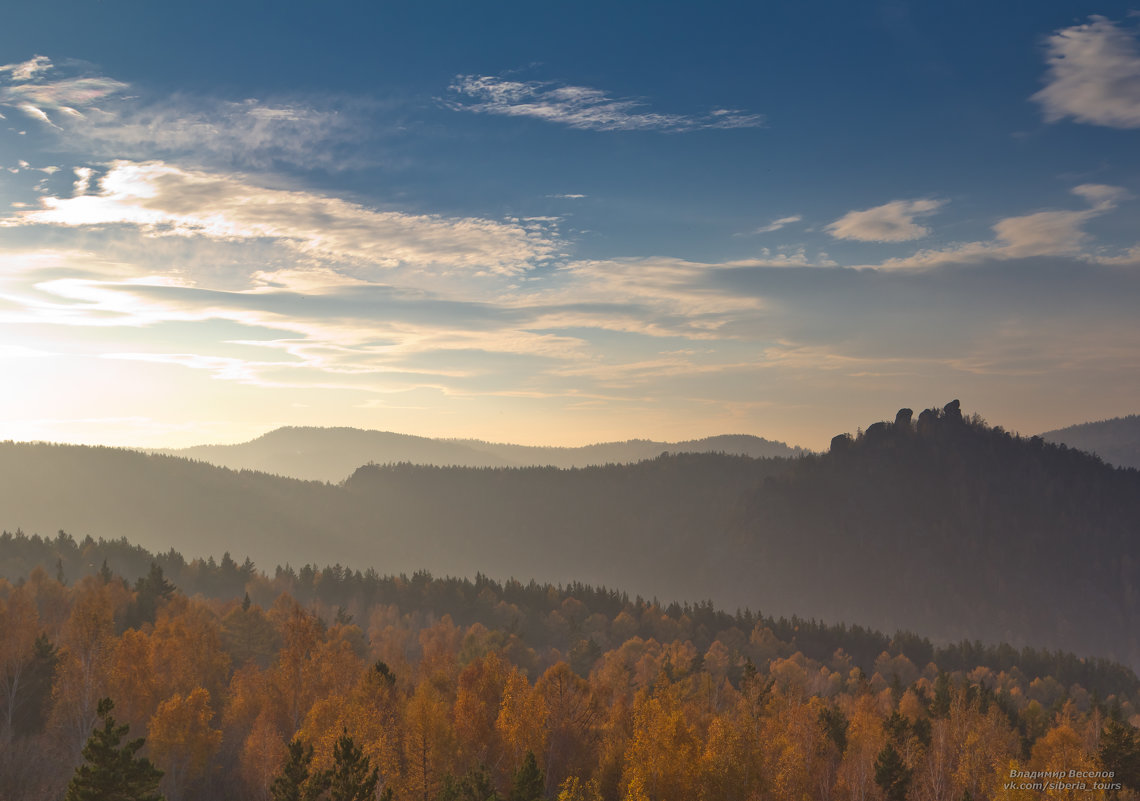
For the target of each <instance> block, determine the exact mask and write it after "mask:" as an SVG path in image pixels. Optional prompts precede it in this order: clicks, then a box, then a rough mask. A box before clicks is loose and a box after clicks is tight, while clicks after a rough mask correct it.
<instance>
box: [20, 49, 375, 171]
mask: <svg viewBox="0 0 1140 801" xmlns="http://www.w3.org/2000/svg"><path fill="white" fill-rule="evenodd" d="M74 72H75V71H74V68H70V67H68V68H62V67H57V66H56V65H54V64H53V63H52V62H51V60H50V59H48V58H46V57H44V56H36V57H35V58H34V59H32V60H31V61H28V62H25V63H23V64H9V65H7V66H4V67H0V107H9V108H12V109H17V110H19V111H20V112H22V113H23V114H24V115H25V116H27V117H29V118H31V119H33V120H36V121H37V122H40V123H43V124H45V125H48V126H50V127H51V128H52V129H53V130H54V131H55V132H56V133H57V135H58V136H60V137H61V139H62V141H63V143H64V144H67V145H71V146H73V147H75V148H76V149H80V150H82V151H83V152H84V154H85V155H86V156H88V157H94V158H100V157H103V158H135V159H150V158H158V157H172V156H177V157H179V158H180V159H181V160H183V161H187V160H189V161H197V162H223V163H225V164H228V165H238V166H245V167H259V168H260V167H268V166H271V165H272V164H274V163H275V162H282V163H288V164H298V165H301V166H305V167H311V166H322V167H329V168H338V169H344V168H347V167H349V166H352V165H354V164H356V163H357V161H358V160H359V159H353V158H351V157H350V154H346V153H345V152H342V151H343V148H337V147H335V146H336V145H343V144H348V143H352V142H357V141H359V140H360V139H362V138H363V137H364V136H366V135H369V131H371V132H373V133H374V131H375V128H374V127H373V128H371V129H370V128H369V127H368V126H366V125H365V124H364V121H363V118H364V116H365V112H366V106H368V105H369V104H366V103H364V102H362V101H359V100H357V101H353V100H348V99H343V98H342V99H339V100H338V99H324V100H322V101H320V102H304V101H302V100H300V99H297V98H292V99H287V100H276V101H274V100H262V99H255V98H246V99H244V100H241V101H236V102H235V101H228V100H218V99H214V98H201V97H192V96H187V95H175V96H173V97H166V96H164V97H161V98H154V97H149V96H147V95H146V93H145V92H140V91H138V90H137V89H136V87H132V86H131V85H129V84H127V83H124V82H122V81H118V80H115V79H113V78H109V77H106V76H103V75H98V74H84V75H76V74H74Z"/></svg>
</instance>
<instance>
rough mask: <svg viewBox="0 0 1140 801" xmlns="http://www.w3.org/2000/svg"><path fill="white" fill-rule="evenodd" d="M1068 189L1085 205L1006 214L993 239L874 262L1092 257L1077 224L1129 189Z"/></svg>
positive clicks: (891, 265) (904, 264)
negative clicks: (1070, 208)
mask: <svg viewBox="0 0 1140 801" xmlns="http://www.w3.org/2000/svg"><path fill="white" fill-rule="evenodd" d="M1070 191H1071V192H1072V193H1073V194H1074V195H1076V196H1078V197H1080V198H1082V199H1083V200H1084V201H1086V202H1087V203H1088V204H1089V206H1090V208H1087V209H1080V210H1071V211H1067V210H1061V211H1037V212H1033V213H1032V214H1023V215H1019V216H1015V217H1006V218H1005V219H1002V220H999V221H998V222H996V223H994V225H993V232H994V239H993V240H991V241H988V242H966V243H962V244H958V245H953V246H951V247H948V248H942V249H938V250H922V251H919V252H917V253H915V254H913V255H911V256H905V257H902V258H897V259H889V260H888V261H886V262H884V263H883V264H881V265H879V266H880V267H882V268H884V269H899V268H911V267H935V266H938V265H941V264H953V263H958V264H963V263H977V262H981V261H989V260H998V261H1006V260H1010V259H1024V258H1030V257H1034V256H1073V255H1084V256H1085V257H1086V258H1092V257H1091V256H1089V254H1085V253H1084V252H1083V248H1084V245H1085V244H1086V242H1087V240H1088V234H1087V233H1086V232H1085V230H1084V227H1083V226H1084V225H1085V223H1087V222H1088V221H1089V220H1091V219H1093V218H1094V217H1097V216H1099V215H1101V214H1105V213H1106V212H1109V211H1112V210H1113V209H1115V208H1116V207H1117V205H1118V204H1119V203H1120V202H1122V201H1124V200H1126V199H1127V198H1129V197H1131V195H1130V194H1129V192H1127V191H1126V190H1125V189H1123V188H1121V187H1118V186H1108V185H1105V184H1081V185H1079V186H1075V187H1073V188H1072V189H1071V190H1070Z"/></svg>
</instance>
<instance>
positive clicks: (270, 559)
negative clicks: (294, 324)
mask: <svg viewBox="0 0 1140 801" xmlns="http://www.w3.org/2000/svg"><path fill="white" fill-rule="evenodd" d="M904 412H905V413H903V412H900V414H899V415H898V417H897V418H896V420H895V421H894V422H882V423H874V424H872V425H871V426H869V427H868V428H867V429H866V431H865V432H863V433H861V434H860V435H859V436H857V437H855V438H852V437H849V436H846V435H841V436H839V437H836V438H835V440H834V441H833V443H832V446H831V450H830V452H828V453H826V454H813V455H806V456H803V457H801V458H796V459H752V458H748V457H741V456H729V455H725V454H677V455H662V456H659V457H657V458H655V459H652V460H648V461H643V462H639V463H636V464H630V465H608V466H599V467H589V468H582V469H572V470H559V469H555V468H551V467H529V468H479V469H473V468H463V467H435V466H426V465H410V464H398V465H377V464H372V465H366V466H363V467H361V468H359V469H358V470H356V472H355V473H354V474H353V475H352V476H351V477H350V478H349V479H347V480H346V481H345V482H344V483H343V484H341V485H331V484H325V483H319V482H304V481H299V480H295V479H287V478H281V477H275V476H269V475H266V474H262V473H255V472H249V471H240V472H235V471H232V470H228V469H224V468H219V467H214V466H211V465H208V464H204V463H201V462H191V461H187V460H184V459H178V458H173V457H169V456H159V455H146V454H142V453H137V452H132V451H125V450H114V449H107V448H83V447H77V446H49V445H35V444H17V443H2V444H0V527H2V528H5V529H8V530H14V529H15V528H16V527H22V528H23V529H24V530H25V531H27V532H29V533H32V532H38V533H41V534H46V535H51V534H52V532H54V531H56V530H57V529H65V530H66V531H67V532H68V533H70V534H71V535H73V536H74V537H76V538H77V539H82V538H83V537H84V536H85V535H91V536H93V537H105V538H118V537H122V536H126V537H128V538H129V539H130V540H131V541H132V542H135V543H137V544H139V545H141V546H143V547H145V548H148V549H150V550H152V551H158V552H163V551H165V550H167V549H169V548H170V547H175V548H177V549H178V550H179V551H181V552H182V553H183V554H185V555H186V556H187V557H188V558H189V557H194V556H205V555H207V554H210V553H213V554H217V553H221V552H223V551H229V552H231V553H232V554H233V556H234V557H235V558H237V559H238V560H239V561H240V560H241V559H242V558H243V557H245V556H247V555H248V556H250V557H252V559H253V560H254V561H255V562H257V563H258V564H262V565H271V564H278V563H282V562H290V563H292V564H293V565H294V566H297V565H300V564H303V563H307V562H311V563H320V564H328V563H331V562H339V563H341V564H344V565H350V566H357V567H362V566H374V567H376V569H377V570H379V571H381V572H383V573H401V572H406V573H409V574H410V573H412V572H413V571H415V570H418V569H427V570H430V571H432V572H433V573H435V574H437V575H443V574H452V575H466V576H472V575H474V574H475V573H476V572H482V573H484V574H485V575H489V576H492V577H500V578H505V577H509V576H514V577H516V578H520V579H522V580H523V581H526V580H529V579H532V578H533V579H536V580H538V581H551V582H555V583H566V582H570V581H583V582H589V583H594V584H604V585H607V586H620V587H623V588H627V589H628V590H629V591H630V592H631V593H638V594H641V595H643V596H645V597H654V596H656V597H661V598H669V599H692V600H700V599H705V598H708V599H712V600H714V601H715V602H717V603H718V604H721V605H724V606H726V607H728V608H736V607H750V608H752V609H754V610H757V609H758V610H760V611H763V612H765V613H767V614H776V615H791V614H799V615H801V616H803V617H808V618H812V617H814V618H818V619H822V620H827V621H833V622H834V621H840V620H845V621H852V622H858V623H860V624H863V625H870V626H874V627H876V628H880V629H883V630H886V631H893V630H895V629H907V630H911V631H922V632H924V633H928V634H929V635H930V636H931V637H933V638H935V639H937V640H939V641H943V642H945V641H950V640H960V639H964V638H968V639H971V640H973V639H975V638H976V639H981V640H984V641H989V642H1000V641H1007V642H1011V643H1013V644H1014V645H1017V646H1021V645H1032V646H1035V647H1044V648H1064V649H1067V650H1072V651H1075V652H1077V653H1082V654H1087V655H1097V656H1106V657H1110V658H1114V659H1118V660H1121V661H1125V662H1127V663H1129V664H1131V665H1133V666H1134V667H1136V666H1140V591H1138V590H1140V537H1138V535H1137V530H1136V521H1137V520H1140V472H1138V471H1135V470H1118V469H1114V468H1111V467H1108V466H1106V465H1105V464H1103V463H1101V462H1100V461H1099V460H1097V459H1095V458H1093V457H1091V456H1089V455H1087V454H1084V453H1082V452H1081V451H1078V450H1072V449H1066V448H1061V447H1059V446H1054V445H1050V444H1048V443H1046V442H1044V441H1043V440H1042V439H1041V438H1039V437H1034V438H1030V439H1022V438H1019V437H1015V436H1011V435H1010V434H1008V433H1006V432H1004V431H1001V430H1000V429H991V428H987V427H986V426H985V425H984V424H983V423H981V422H980V418H966V417H963V415H962V414H961V411H960V410H959V408H958V406H957V404H956V403H955V404H950V405H948V406H947V407H946V408H945V409H940V410H935V409H932V410H927V411H925V412H923V413H922V414H921V415H919V416H918V418H917V420H913V419H912V417H913V415H911V414H910V413H909V411H908V410H904ZM0 575H3V566H2V565H0Z"/></svg>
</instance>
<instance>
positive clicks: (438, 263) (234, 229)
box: [0, 161, 559, 274]
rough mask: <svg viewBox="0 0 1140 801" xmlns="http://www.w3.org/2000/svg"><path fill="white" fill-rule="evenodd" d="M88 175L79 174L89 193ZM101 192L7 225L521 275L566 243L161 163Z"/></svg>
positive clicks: (508, 226) (518, 227)
mask: <svg viewBox="0 0 1140 801" xmlns="http://www.w3.org/2000/svg"><path fill="white" fill-rule="evenodd" d="M89 181H90V174H81V175H80V176H79V177H78V180H77V183H76V186H77V188H82V189H86V188H87V185H88V182H89ZM98 186H99V189H98V191H97V192H95V193H93V194H77V195H75V196H73V197H66V198H65V197H56V196H48V197H44V198H42V199H41V201H40V204H41V206H40V208H38V209H32V210H20V211H16V212H14V213H12V214H11V215H10V216H9V217H8V218H6V219H3V220H0V226H4V227H9V228H11V227H19V226H28V225H53V226H66V227H91V226H108V225H128V226H136V227H138V228H139V229H140V230H142V231H143V232H144V233H146V234H147V235H149V236H164V237H169V236H180V237H204V238H207V239H215V240H225V241H240V240H260V239H272V240H278V241H280V242H281V243H283V244H285V245H286V246H287V247H289V248H291V249H292V250H293V251H294V252H295V253H298V254H300V255H302V256H303V257H309V258H310V259H315V260H326V261H332V262H347V263H350V264H356V265H362V266H366V267H378V268H395V267H411V268H427V267H431V268H433V269H434V270H437V271H442V272H448V271H454V270H461V271H466V272H475V273H480V272H485V273H502V274H513V273H518V272H521V271H523V270H526V269H527V268H529V267H531V266H533V265H534V264H535V263H537V262H539V261H541V260H543V259H546V258H549V257H550V256H552V255H554V254H555V253H556V252H557V250H558V248H559V244H558V242H557V239H556V238H555V236H554V234H553V232H552V231H551V229H550V227H549V226H548V225H546V224H543V223H539V222H533V221H532V222H515V221H509V220H508V221H497V220H487V219H481V218H475V217H443V216H439V215H427V214H406V213H403V212H397V211H381V210H376V209H371V208H368V207H365V206H362V205H360V204H357V203H352V202H350V201H346V200H342V199H340V198H335V197H328V196H324V195H319V194H315V193H312V192H305V191H287V190H281V189H268V188H264V187H261V186H258V185H256V184H254V183H251V182H249V181H248V180H246V179H243V178H242V177H241V176H235V175H231V174H220V173H211V172H205V171H196V170H186V169H182V168H180V167H177V166H174V165H171V164H166V163H163V162H158V161H151V162H144V163H136V162H128V161H116V162H113V163H112V164H111V165H110V167H109V169H108V170H107V172H106V173H105V174H104V175H103V176H102V178H100V179H99V181H98Z"/></svg>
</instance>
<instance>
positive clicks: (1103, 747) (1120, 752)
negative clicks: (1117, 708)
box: [1097, 719, 1140, 792]
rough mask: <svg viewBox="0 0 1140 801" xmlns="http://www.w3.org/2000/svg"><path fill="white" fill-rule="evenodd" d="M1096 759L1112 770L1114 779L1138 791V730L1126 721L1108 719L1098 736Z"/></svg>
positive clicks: (1139, 752) (1139, 761) (1139, 783)
mask: <svg viewBox="0 0 1140 801" xmlns="http://www.w3.org/2000/svg"><path fill="white" fill-rule="evenodd" d="M1097 761H1098V762H1100V764H1101V767H1103V768H1104V769H1105V770H1110V771H1112V772H1113V773H1114V774H1115V775H1114V780H1115V781H1118V782H1120V783H1121V784H1122V785H1124V787H1126V788H1128V789H1129V790H1135V791H1137V792H1140V731H1138V730H1136V729H1135V728H1133V727H1132V726H1131V725H1129V724H1127V723H1122V722H1121V721H1119V720H1113V719H1109V721H1108V725H1107V726H1105V729H1104V734H1103V735H1102V736H1101V738H1100V748H1099V749H1098V750H1097Z"/></svg>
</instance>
